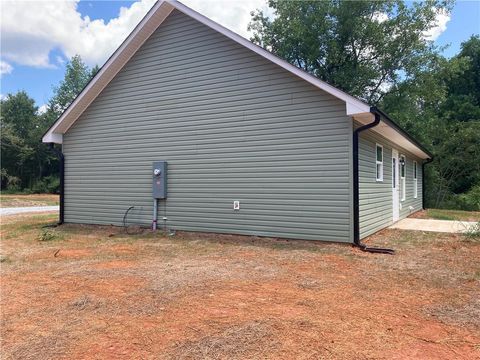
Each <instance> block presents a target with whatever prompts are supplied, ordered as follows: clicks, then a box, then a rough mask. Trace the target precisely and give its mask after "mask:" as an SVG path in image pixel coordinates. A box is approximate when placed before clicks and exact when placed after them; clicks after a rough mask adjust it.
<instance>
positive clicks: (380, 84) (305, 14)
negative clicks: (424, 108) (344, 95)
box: [249, 0, 452, 104]
mask: <svg viewBox="0 0 480 360" xmlns="http://www.w3.org/2000/svg"><path fill="white" fill-rule="evenodd" d="M268 5H269V7H270V8H271V9H272V10H273V12H274V15H275V18H274V20H271V19H270V18H269V17H267V16H265V15H264V14H263V12H262V11H260V10H257V11H256V12H253V13H252V22H251V23H250V25H249V29H251V30H253V32H254V35H253V37H252V39H251V40H252V41H253V42H255V43H256V44H258V45H260V46H262V47H264V48H266V49H268V50H270V51H272V52H273V53H275V54H277V55H278V56H280V57H282V58H284V59H286V60H287V61H289V62H290V63H292V64H294V65H296V66H298V67H300V68H302V69H304V70H305V71H308V72H310V73H312V74H313V75H315V76H317V77H319V78H320V79H322V80H324V81H326V82H328V83H329V84H331V85H334V86H336V87H338V88H340V89H342V90H344V91H346V92H348V93H350V94H352V95H355V96H358V97H361V98H363V99H365V100H367V101H368V102H370V103H372V104H373V103H377V102H378V101H379V100H380V99H381V98H382V97H383V96H384V95H385V94H386V93H387V92H388V88H389V87H390V86H392V85H395V84H397V83H398V82H400V81H401V80H402V77H401V75H402V74H403V76H406V77H407V78H408V77H413V76H414V75H415V74H416V73H417V72H418V71H419V69H428V68H429V67H430V66H431V64H430V62H431V60H430V59H431V57H432V56H433V55H434V54H435V52H434V50H435V49H434V48H433V45H432V44H431V42H429V41H427V40H425V38H424V36H423V33H424V32H425V31H428V30H429V29H431V28H432V26H434V25H435V21H434V20H435V16H436V14H437V13H438V12H439V11H445V12H448V11H449V10H450V8H451V5H452V2H451V1H436V0H431V1H426V2H421V3H414V4H413V5H411V6H408V5H406V4H405V3H404V2H403V1H387V0H383V1H290V0H269V1H268Z"/></svg>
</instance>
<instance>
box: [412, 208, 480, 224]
mask: <svg viewBox="0 0 480 360" xmlns="http://www.w3.org/2000/svg"><path fill="white" fill-rule="evenodd" d="M412 217H415V218H419V219H436V220H456V221H477V222H478V221H480V211H462V210H444V209H427V210H423V211H419V212H416V213H415V214H413V215H412Z"/></svg>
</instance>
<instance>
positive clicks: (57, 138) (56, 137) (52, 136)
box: [42, 131, 63, 144]
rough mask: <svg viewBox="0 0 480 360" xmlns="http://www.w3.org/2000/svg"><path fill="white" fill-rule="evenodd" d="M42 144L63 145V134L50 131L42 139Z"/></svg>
mask: <svg viewBox="0 0 480 360" xmlns="http://www.w3.org/2000/svg"><path fill="white" fill-rule="evenodd" d="M42 142H44V143H55V144H62V143H63V134H58V133H54V132H51V131H48V132H47V133H46V134H45V135H44V136H43V138H42Z"/></svg>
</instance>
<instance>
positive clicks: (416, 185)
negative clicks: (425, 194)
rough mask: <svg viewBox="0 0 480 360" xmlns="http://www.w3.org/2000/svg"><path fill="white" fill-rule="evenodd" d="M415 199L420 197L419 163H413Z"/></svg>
mask: <svg viewBox="0 0 480 360" xmlns="http://www.w3.org/2000/svg"><path fill="white" fill-rule="evenodd" d="M413 197H414V198H415V199H416V198H417V197H418V182H417V162H416V161H414V162H413Z"/></svg>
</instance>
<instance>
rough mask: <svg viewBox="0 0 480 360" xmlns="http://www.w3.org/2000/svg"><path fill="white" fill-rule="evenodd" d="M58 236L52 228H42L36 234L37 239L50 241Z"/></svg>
mask: <svg viewBox="0 0 480 360" xmlns="http://www.w3.org/2000/svg"><path fill="white" fill-rule="evenodd" d="M57 238H58V235H57V234H56V233H55V231H54V230H52V229H42V231H40V234H39V235H38V241H52V240H55V239H57Z"/></svg>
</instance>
